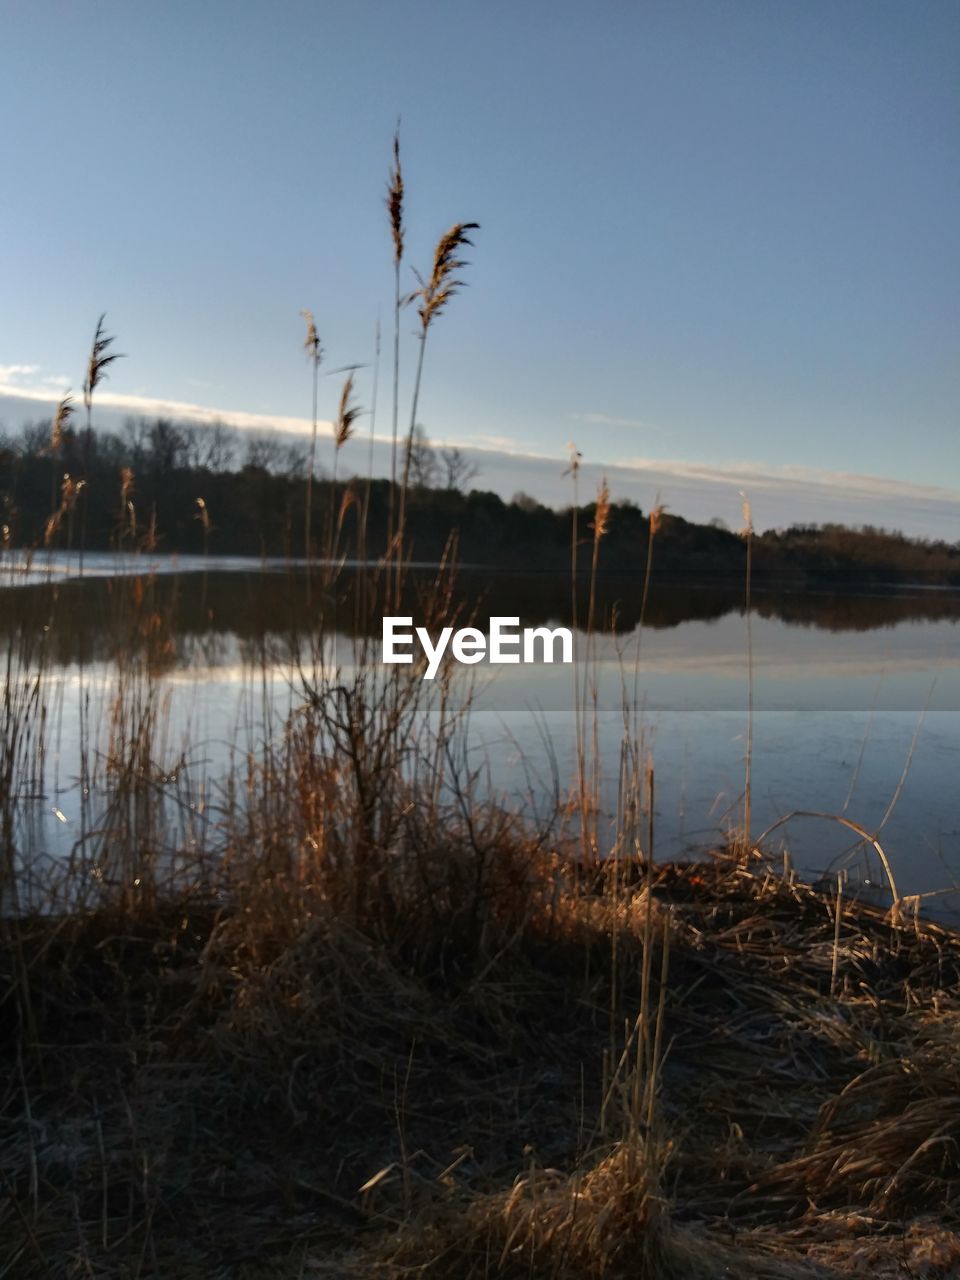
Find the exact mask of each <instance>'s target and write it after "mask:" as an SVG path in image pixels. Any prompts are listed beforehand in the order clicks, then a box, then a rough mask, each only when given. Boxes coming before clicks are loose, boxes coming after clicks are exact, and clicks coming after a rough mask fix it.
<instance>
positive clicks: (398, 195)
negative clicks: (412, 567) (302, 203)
mask: <svg viewBox="0 0 960 1280" xmlns="http://www.w3.org/2000/svg"><path fill="white" fill-rule="evenodd" d="M386 204H387V213H388V214H389V217H390V235H391V238H392V240H393V443H392V446H391V450H390V495H389V498H388V506H387V546H388V548H389V547H390V545H391V543H392V540H393V534H394V528H393V521H394V514H395V512H394V503H395V497H396V487H397V437H398V431H399V422H400V310H401V307H402V299H401V297H400V264H401V262H402V261H403V237H404V230H403V170H402V169H401V167H400V125H399V123H398V124H397V129H396V132H395V133H394V135H393V168H392V169H391V170H390V180H389V182H388V184H387V200H386ZM378 350H379V330H378Z"/></svg>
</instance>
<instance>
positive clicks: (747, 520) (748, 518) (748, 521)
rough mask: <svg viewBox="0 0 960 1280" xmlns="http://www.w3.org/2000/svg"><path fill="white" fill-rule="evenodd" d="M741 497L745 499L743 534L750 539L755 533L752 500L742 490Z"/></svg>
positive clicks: (743, 506)
mask: <svg viewBox="0 0 960 1280" xmlns="http://www.w3.org/2000/svg"><path fill="white" fill-rule="evenodd" d="M740 497H741V498H742V499H743V505H742V510H743V529H742V531H741V532H742V533H743V536H744V537H749V536H750V535H751V534H752V533H753V514H752V512H751V510H750V499H749V498H748V497H747V495H746V494H745V493H744V491H743V490H742V489H741V490H740Z"/></svg>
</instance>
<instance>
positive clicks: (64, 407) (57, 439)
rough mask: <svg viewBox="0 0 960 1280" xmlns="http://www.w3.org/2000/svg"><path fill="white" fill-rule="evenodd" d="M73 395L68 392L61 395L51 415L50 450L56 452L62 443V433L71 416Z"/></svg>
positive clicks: (72, 412)
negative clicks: (61, 397)
mask: <svg viewBox="0 0 960 1280" xmlns="http://www.w3.org/2000/svg"><path fill="white" fill-rule="evenodd" d="M73 414H74V407H73V396H72V395H70V393H69V392H67V394H66V395H65V396H64V397H63V399H62V400H61V401H60V403H59V404H58V405H57V408H56V411H55V413H54V415H53V422H52V423H51V424H50V452H51V453H58V452H59V450H60V447H61V446H62V444H63V433H64V431H66V429H67V426H68V425H69V422H70V419H71V418H72V417H73Z"/></svg>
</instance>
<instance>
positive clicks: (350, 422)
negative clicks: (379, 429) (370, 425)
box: [333, 373, 361, 453]
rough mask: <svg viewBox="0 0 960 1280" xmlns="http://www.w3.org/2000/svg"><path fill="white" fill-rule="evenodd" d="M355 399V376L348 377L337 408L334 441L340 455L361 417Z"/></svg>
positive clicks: (349, 375)
mask: <svg viewBox="0 0 960 1280" xmlns="http://www.w3.org/2000/svg"><path fill="white" fill-rule="evenodd" d="M352 399H353V374H352V373H350V374H348V375H347V377H346V379H345V381H344V384H343V388H342V390H341V392H340V404H339V405H338V406H337V420H336V422H335V423H334V429H333V439H334V444H335V446H336V452H337V453H339V452H340V450H341V449H342V448H343V446H344V445H345V444H346V443H347V441H348V440H349V439H350V437H351V436H352V435H353V428H354V424H355V423H356V420H357V418H359V417H360V413H361V410H360V409H359V408H358V407H357V406H356V405H354V404H351V403H350V402H351V400H352Z"/></svg>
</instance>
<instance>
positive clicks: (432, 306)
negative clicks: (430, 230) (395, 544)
mask: <svg viewBox="0 0 960 1280" xmlns="http://www.w3.org/2000/svg"><path fill="white" fill-rule="evenodd" d="M479 226H480V224H479V223H478V222H456V223H454V225H453V226H452V227H451V228H450V230H449V231H447V232H445V233H444V234H443V235H442V236H441V237H440V239H439V240H438V241H437V246H436V249H435V250H434V254H433V266H432V268H431V271H430V274H429V276H428V277H427V278H426V279H424V277H423V276H421V275H420V274H419V272H415V273H414V274H415V275H416V277H417V281H418V285H419V287H418V288H417V289H415V290H414V291H413V293H411V294H410V295H409V296H408V297H407V299H406V302H407V304H408V305H409V304H415V305H416V309H417V315H418V316H419V318H420V331H419V334H418V339H419V344H420V345H419V347H418V350H417V365H416V372H415V374H414V378H413V396H412V400H411V405H410V426H409V429H408V431H407V441H406V446H405V448H404V451H403V477H402V479H401V482H400V504H399V515H398V517H397V536H398V538H399V543H400V545H401V546H402V543H403V537H404V530H405V526H406V503H407V489H408V487H409V484H410V463H411V459H412V455H413V442H414V436H415V433H416V429H417V409H418V406H419V403H420V387H421V383H422V380H423V357H424V353H425V351H426V347H427V335H428V334H429V332H430V328H431V326H432V324H433V323H434V321H435V320H436V319H437V317H438V316H439V315H441V313H442V312H443V311H444V310H446V308H447V306H448V304H449V303H450V300H451V299H452V298H453V297H455V296H456V294H457V293H459V291H460V290H461V289H462V288H463V287H464V281H463V280H461V279H459V278H458V276H457V272H458V271H462V270H463V268H464V267H466V266H467V265H469V264H468V263H467V262H465V261H464V260H463V259H462V258H460V257H459V256H458V255H459V254H460V252H461V251H462V250H463V249H464V248H465V247H466V246H468V245H472V244H473V241H472V240H471V239H470V238H469V236H468V235H467V232H468V231H475V230H478V229H479Z"/></svg>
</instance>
